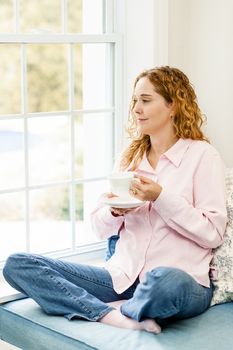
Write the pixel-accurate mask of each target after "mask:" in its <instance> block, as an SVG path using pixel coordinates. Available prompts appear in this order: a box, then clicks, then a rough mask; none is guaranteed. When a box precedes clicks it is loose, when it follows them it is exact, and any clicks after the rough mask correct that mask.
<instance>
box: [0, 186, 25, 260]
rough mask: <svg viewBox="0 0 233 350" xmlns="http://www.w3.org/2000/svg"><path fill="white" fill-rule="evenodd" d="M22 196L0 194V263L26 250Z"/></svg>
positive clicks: (19, 194)
mask: <svg viewBox="0 0 233 350" xmlns="http://www.w3.org/2000/svg"><path fill="white" fill-rule="evenodd" d="M23 213H24V196H23V194H22V193H21V192H17V193H7V194H0V242H1V243H0V261H2V260H4V259H5V258H7V256H8V255H10V254H12V253H14V252H17V251H25V250H26V233H25V223H24V214H23Z"/></svg>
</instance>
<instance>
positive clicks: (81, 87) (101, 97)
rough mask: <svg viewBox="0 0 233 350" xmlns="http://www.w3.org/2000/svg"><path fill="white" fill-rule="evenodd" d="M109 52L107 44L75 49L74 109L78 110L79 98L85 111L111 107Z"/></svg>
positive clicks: (89, 45) (111, 84) (88, 45)
mask: <svg viewBox="0 0 233 350" xmlns="http://www.w3.org/2000/svg"><path fill="white" fill-rule="evenodd" d="M110 50H111V46H110V45H109V44H83V45H82V50H81V51H80V48H79V47H78V46H77V47H76V48H75V50H74V55H75V57H74V65H75V70H76V75H75V108H80V98H82V107H83V108H85V109H90V108H106V107H109V106H111V105H112V96H111V93H110V91H112V86H113V79H112V71H111V65H110ZM81 54H82V58H81V59H80V56H81ZM81 71H82V74H81V73H79V72H81Z"/></svg>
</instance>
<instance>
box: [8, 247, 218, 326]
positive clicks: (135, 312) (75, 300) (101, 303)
mask: <svg viewBox="0 0 233 350" xmlns="http://www.w3.org/2000/svg"><path fill="white" fill-rule="evenodd" d="M3 274H4V277H5V279H6V280H7V281H8V283H9V284H10V285H11V286H13V287H14V288H15V289H17V290H19V291H20V292H23V293H24V294H26V295H27V296H29V297H31V298H32V299H34V300H35V301H36V302H37V303H38V304H39V305H40V306H41V308H42V309H43V310H44V311H45V312H46V313H47V314H51V315H63V316H65V317H67V318H68V319H72V318H74V317H79V318H80V317H81V318H84V319H87V320H90V321H97V320H98V319H100V318H101V317H103V316H104V315H106V314H107V313H108V312H110V311H111V310H112V309H113V308H112V307H110V306H109V305H107V304H106V303H107V302H111V301H116V300H121V299H126V301H125V302H124V303H123V304H122V306H121V312H122V314H124V315H126V316H129V317H131V318H133V319H135V320H137V321H142V320H143V319H145V318H154V319H155V320H156V321H157V322H158V323H160V324H163V320H175V319H182V318H187V317H193V316H196V315H198V314H200V313H202V312H204V311H205V310H206V309H207V308H208V307H209V305H210V301H211V297H212V287H210V288H206V287H203V286H201V285H200V284H198V283H197V282H196V281H195V280H194V279H193V278H192V277H191V276H190V275H188V274H187V273H185V272H184V271H182V270H179V269H176V268H169V267H158V268H155V269H153V270H152V271H150V272H148V273H147V274H146V275H145V277H144V279H143V281H141V282H139V280H138V279H137V280H136V281H135V283H134V284H133V285H132V286H131V287H130V288H129V289H127V290H126V291H125V292H123V293H122V294H117V293H116V292H115V291H114V289H113V284H112V278H111V276H110V274H109V272H108V271H107V270H106V269H105V268H102V267H95V266H88V265H81V264H76V263H70V262H65V261H62V260H55V259H51V258H46V257H43V256H40V255H31V254H26V253H19V254H14V255H11V256H10V257H9V258H8V259H7V262H6V265H5V267H4V269H3Z"/></svg>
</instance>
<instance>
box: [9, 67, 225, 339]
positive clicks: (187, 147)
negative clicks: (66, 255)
mask: <svg viewBox="0 0 233 350" xmlns="http://www.w3.org/2000/svg"><path fill="white" fill-rule="evenodd" d="M202 121H203V120H202V115H201V112H200V109H199V107H198V105H197V102H196V95H195V92H194V90H193V88H192V86H191V85H190V82H189V80H188V78H187V77H186V76H185V74H184V73H182V72H181V71H180V70H178V69H175V68H170V67H159V68H155V69H151V70H147V71H144V72H142V73H141V74H140V75H139V76H138V77H137V79H136V81H135V85H134V92H133V98H132V104H131V114H130V119H129V122H130V123H129V133H130V136H131V138H132V142H131V144H130V145H129V147H128V148H127V149H126V151H125V152H124V153H123V155H122V158H121V163H120V168H121V170H124V171H127V170H130V171H135V173H136V176H137V178H138V179H139V180H140V181H133V183H132V186H131V190H130V191H131V194H132V196H133V197H135V198H137V199H140V200H143V201H146V202H145V204H144V205H142V206H140V207H137V208H134V209H117V208H109V207H107V206H104V205H103V204H102V202H101V200H100V203H99V206H98V208H97V209H96V210H95V211H94V212H93V214H92V221H93V227H94V229H95V231H96V232H97V234H98V235H99V236H100V237H101V238H109V237H111V236H112V235H114V234H116V232H118V233H119V237H120V239H119V240H118V241H117V244H116V250H115V253H114V254H113V255H112V257H111V258H110V259H109V260H108V261H107V262H106V266H105V267H104V268H100V267H93V266H85V265H81V264H72V263H68V262H64V261H58V260H53V259H49V258H45V257H41V256H37V255H29V254H14V255H12V256H10V257H9V258H8V260H7V262H6V265H5V268H4V271H3V272H4V276H5V278H6V280H7V281H8V282H9V283H10V284H11V285H12V286H13V287H15V288H16V289H18V290H19V291H22V292H23V293H25V294H26V295H28V296H30V297H32V298H33V299H34V300H35V301H36V302H37V303H38V304H39V305H40V306H41V307H42V308H43V309H44V310H45V312H47V313H48V314H56V315H64V316H66V317H67V318H68V319H72V318H74V317H82V318H85V319H87V320H90V321H99V322H102V323H105V324H109V325H113V326H116V327H122V328H130V329H138V330H146V331H149V332H153V333H159V332H160V325H161V324H164V323H166V322H168V321H170V320H175V319H182V318H187V317H193V316H195V315H198V314H200V313H202V312H204V311H205V310H206V309H207V308H208V307H209V305H210V301H211V297H212V292H213V287H212V284H211V282H210V278H209V274H210V262H211V259H212V249H213V248H215V247H217V246H218V245H220V244H221V243H222V240H223V234H224V230H225V225H226V208H225V189H224V171H223V165H222V161H221V159H220V157H219V154H218V153H217V151H216V150H215V149H214V148H213V147H212V146H211V145H210V144H209V143H208V141H207V139H206V137H205V136H204V134H203V132H202V131H201V125H202ZM107 196H108V197H111V196H112V194H111V193H109V194H107Z"/></svg>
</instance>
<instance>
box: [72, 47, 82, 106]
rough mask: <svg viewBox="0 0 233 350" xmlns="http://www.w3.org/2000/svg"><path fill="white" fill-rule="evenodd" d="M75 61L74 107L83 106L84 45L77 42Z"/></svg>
mask: <svg viewBox="0 0 233 350" xmlns="http://www.w3.org/2000/svg"><path fill="white" fill-rule="evenodd" d="M73 55H74V57H73V61H74V108H75V109H81V108H82V107H83V83H82V82H83V45H82V44H75V45H74V50H73Z"/></svg>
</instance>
